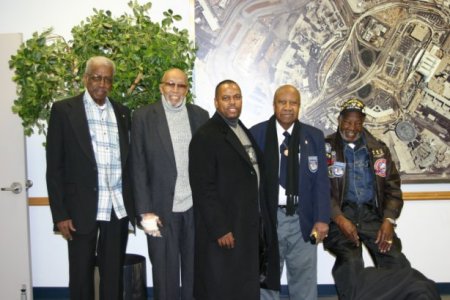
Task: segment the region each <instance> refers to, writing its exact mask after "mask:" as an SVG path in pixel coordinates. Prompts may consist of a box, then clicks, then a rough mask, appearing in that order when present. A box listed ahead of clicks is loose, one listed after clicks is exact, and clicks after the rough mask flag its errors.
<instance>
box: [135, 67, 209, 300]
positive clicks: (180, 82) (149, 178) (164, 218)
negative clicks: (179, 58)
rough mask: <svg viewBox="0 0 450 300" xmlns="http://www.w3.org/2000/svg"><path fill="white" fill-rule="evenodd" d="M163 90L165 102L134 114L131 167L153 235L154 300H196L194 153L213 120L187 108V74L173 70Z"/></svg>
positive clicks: (147, 227) (138, 205)
mask: <svg viewBox="0 0 450 300" xmlns="http://www.w3.org/2000/svg"><path fill="white" fill-rule="evenodd" d="M159 88H160V92H161V100H160V101H158V102H156V103H154V104H150V105H147V106H144V107H142V108H140V109H138V110H136V111H135V112H134V114H133V127H132V130H131V165H132V176H133V187H134V195H135V199H136V209H137V210H136V213H137V214H138V215H139V216H141V217H142V222H141V224H142V227H143V228H144V230H145V232H146V233H147V245H148V252H149V256H150V261H151V263H152V275H153V297H154V299H156V300H176V299H183V300H191V299H193V280H194V278H193V268H194V213H193V209H192V192H191V188H190V184H189V174H188V147H189V143H190V141H191V136H192V135H193V134H194V132H195V131H196V130H197V129H198V128H199V127H200V125H202V124H203V123H204V122H206V121H207V120H208V118H209V115H208V112H207V111H205V110H203V109H202V108H200V107H198V106H196V105H193V104H187V103H186V95H187V93H188V90H189V85H188V78H187V76H186V73H185V72H183V71H182V70H180V69H177V68H173V69H169V70H167V71H166V72H165V73H164V75H163V77H162V79H161V84H160V87H159ZM180 267H181V274H180ZM180 275H181V289H180V288H179V287H180Z"/></svg>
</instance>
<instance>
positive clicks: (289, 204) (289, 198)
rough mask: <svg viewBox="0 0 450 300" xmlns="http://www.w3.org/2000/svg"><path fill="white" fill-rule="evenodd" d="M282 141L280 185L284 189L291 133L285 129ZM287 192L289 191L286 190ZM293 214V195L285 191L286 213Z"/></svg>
mask: <svg viewBox="0 0 450 300" xmlns="http://www.w3.org/2000/svg"><path fill="white" fill-rule="evenodd" d="M283 135H284V141H283V143H282V144H281V145H280V153H281V156H280V185H281V186H282V187H283V188H284V189H286V188H287V184H286V183H287V182H286V181H287V170H288V167H287V165H288V155H289V140H290V139H291V135H290V134H289V132H287V131H285V132H284V133H283ZM286 192H289V191H286ZM294 214H295V206H294V195H288V193H286V215H287V216H292V215H294Z"/></svg>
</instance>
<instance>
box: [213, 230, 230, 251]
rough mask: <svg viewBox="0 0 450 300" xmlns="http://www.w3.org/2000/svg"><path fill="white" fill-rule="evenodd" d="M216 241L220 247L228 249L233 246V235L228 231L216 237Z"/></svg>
mask: <svg viewBox="0 0 450 300" xmlns="http://www.w3.org/2000/svg"><path fill="white" fill-rule="evenodd" d="M217 242H218V243H219V246H220V247H222V248H228V249H233V248H234V237H233V234H232V233H231V232H228V233H227V234H225V235H224V236H223V237H221V238H218V239H217Z"/></svg>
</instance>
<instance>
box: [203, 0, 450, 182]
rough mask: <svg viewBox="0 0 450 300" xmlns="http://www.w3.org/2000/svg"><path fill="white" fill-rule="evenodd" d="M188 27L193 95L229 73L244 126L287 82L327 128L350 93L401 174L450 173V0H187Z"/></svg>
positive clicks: (438, 176)
mask: <svg viewBox="0 0 450 300" xmlns="http://www.w3.org/2000/svg"><path fill="white" fill-rule="evenodd" d="M195 31H196V41H195V42H196V44H197V46H198V52H197V55H198V57H197V66H196V68H197V72H196V74H199V75H196V76H197V78H196V81H197V83H198V82H200V83H201V84H200V85H199V84H197V90H196V91H195V93H196V97H197V99H202V98H204V97H206V96H205V95H207V94H208V95H210V94H213V89H214V87H215V84H217V83H218V82H219V81H220V80H223V79H225V78H228V77H232V79H234V80H236V81H237V82H238V83H239V84H240V86H241V88H242V90H243V94H244V101H245V102H244V112H245V114H244V112H243V116H242V118H244V119H245V120H244V121H245V123H246V124H247V123H248V124H249V125H252V123H256V122H259V121H262V118H266V119H267V118H268V117H269V116H270V114H272V113H273V111H271V109H272V101H273V92H274V91H275V89H276V88H277V87H278V86H279V85H281V84H285V83H290V84H293V85H295V86H296V87H297V88H298V89H299V90H300V91H301V98H302V103H301V116H300V119H301V121H302V122H305V123H308V124H311V125H313V126H316V127H318V128H320V129H322V130H323V131H324V133H325V135H327V134H329V133H332V132H334V131H335V130H336V128H337V117H338V114H339V107H340V105H341V103H342V102H343V101H345V100H346V99H349V98H351V97H356V98H359V99H361V100H362V101H363V102H364V103H365V104H366V121H365V126H366V128H367V129H368V130H369V131H370V132H371V133H373V134H374V135H375V136H376V137H378V138H379V139H381V140H383V141H384V142H385V143H386V144H387V145H388V147H389V148H390V150H391V153H392V156H393V158H394V161H396V164H397V167H398V169H399V171H400V174H401V178H402V180H403V181H404V182H427V181H436V182H439V181H448V180H449V176H450V150H449V148H450V147H449V145H450V133H449V128H450V0H442V1H438V0H436V1H414V0H408V1H393V0H387V1H384V0H371V1H370V0H366V1H363V0H353V1H352V0H320V1H310V0H196V1H195ZM201 74H208V75H201Z"/></svg>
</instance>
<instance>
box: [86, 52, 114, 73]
mask: <svg viewBox="0 0 450 300" xmlns="http://www.w3.org/2000/svg"><path fill="white" fill-rule="evenodd" d="M94 65H105V66H107V67H110V68H112V71H113V75H114V74H115V73H116V65H115V64H114V62H113V61H112V60H111V59H109V58H107V57H105V56H93V57H91V58H89V59H88V61H87V62H86V70H85V71H84V74H91V71H92V68H93V66H94Z"/></svg>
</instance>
